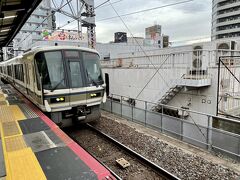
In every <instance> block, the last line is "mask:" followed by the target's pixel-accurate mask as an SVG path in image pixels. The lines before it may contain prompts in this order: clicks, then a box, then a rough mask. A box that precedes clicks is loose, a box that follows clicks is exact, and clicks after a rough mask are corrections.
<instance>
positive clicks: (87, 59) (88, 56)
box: [82, 52, 103, 84]
mask: <svg viewBox="0 0 240 180" xmlns="http://www.w3.org/2000/svg"><path fill="white" fill-rule="evenodd" d="M82 54H83V62H84V66H85V68H86V71H87V77H88V80H89V82H90V83H93V84H96V83H97V84H102V83H103V78H102V73H101V69H100V63H99V56H98V55H97V54H95V53H91V52H82Z"/></svg>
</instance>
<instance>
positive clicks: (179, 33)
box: [68, 0, 212, 44]
mask: <svg viewBox="0 0 240 180" xmlns="http://www.w3.org/2000/svg"><path fill="white" fill-rule="evenodd" d="M104 1H106V0H95V6H98V5H99V4H101V3H103V2H104ZM117 1H119V2H118V3H114V2H117ZM181 1H183V0H168V1H166V0H111V2H112V3H113V6H114V7H115V9H116V10H117V12H118V13H119V14H120V15H122V14H126V13H131V12H135V11H139V10H144V9H148V8H154V7H159V6H164V5H167V4H172V3H175V2H181ZM211 6H212V0H194V1H192V2H188V3H185V4H180V5H175V6H171V7H165V8H161V9H157V10H152V11H147V12H143V13H139V14H134V15H130V16H126V17H123V20H124V22H125V23H126V24H127V26H128V27H129V29H130V31H131V32H132V33H133V35H134V36H140V37H144V36H145V28H146V27H149V26H152V25H154V24H160V25H162V33H163V34H165V35H169V36H170V41H172V42H175V44H179V43H180V44H182V43H183V41H186V40H189V41H188V43H190V42H196V41H198V39H201V40H202V41H204V40H205V41H206V40H210V36H211V11H212V9H211V8H212V7H211ZM113 16H116V13H115V12H114V10H113V9H112V7H111V6H110V5H109V3H106V4H105V5H104V6H102V7H99V8H97V9H96V34H97V41H98V42H109V41H113V37H114V32H118V31H123V32H127V33H128V36H130V33H129V32H128V30H127V29H126V27H125V26H124V25H123V23H122V22H121V20H120V19H119V18H115V19H111V20H105V21H100V20H102V19H105V18H109V17H113ZM73 27H74V24H72V25H69V27H68V28H73ZM191 40H194V41H191Z"/></svg>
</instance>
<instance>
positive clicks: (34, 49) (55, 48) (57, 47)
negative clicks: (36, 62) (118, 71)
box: [23, 46, 99, 56]
mask: <svg viewBox="0 0 240 180" xmlns="http://www.w3.org/2000/svg"><path fill="white" fill-rule="evenodd" d="M63 49H65V50H81V51H88V52H93V53H96V54H99V53H98V52H97V51H96V50H94V49H90V48H85V47H77V46H41V47H34V48H32V49H30V50H29V51H27V52H25V53H24V54H23V56H24V55H27V54H29V53H30V54H31V53H33V54H36V53H38V52H42V51H52V50H63Z"/></svg>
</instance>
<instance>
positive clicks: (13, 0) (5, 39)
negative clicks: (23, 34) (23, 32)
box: [0, 0, 42, 47]
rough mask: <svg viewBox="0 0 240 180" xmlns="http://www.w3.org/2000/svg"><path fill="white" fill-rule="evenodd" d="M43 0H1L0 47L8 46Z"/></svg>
mask: <svg viewBox="0 0 240 180" xmlns="http://www.w3.org/2000/svg"><path fill="white" fill-rule="evenodd" d="M41 1H42V0H1V1H0V47H4V46H7V45H8V44H9V43H10V42H11V41H12V40H13V38H14V37H15V36H16V34H17V33H18V32H19V30H20V29H21V27H22V26H23V25H24V23H25V22H26V21H27V19H28V17H29V16H30V15H31V14H32V12H33V11H34V9H35V8H36V7H37V6H38V5H39V3H40V2H41Z"/></svg>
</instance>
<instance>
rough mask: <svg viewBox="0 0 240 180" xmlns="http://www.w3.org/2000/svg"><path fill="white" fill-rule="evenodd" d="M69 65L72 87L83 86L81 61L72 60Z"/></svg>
mask: <svg viewBox="0 0 240 180" xmlns="http://www.w3.org/2000/svg"><path fill="white" fill-rule="evenodd" d="M69 67H70V74H71V82H72V88H77V87H83V81H82V74H81V69H80V62H79V61H70V62H69Z"/></svg>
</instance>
